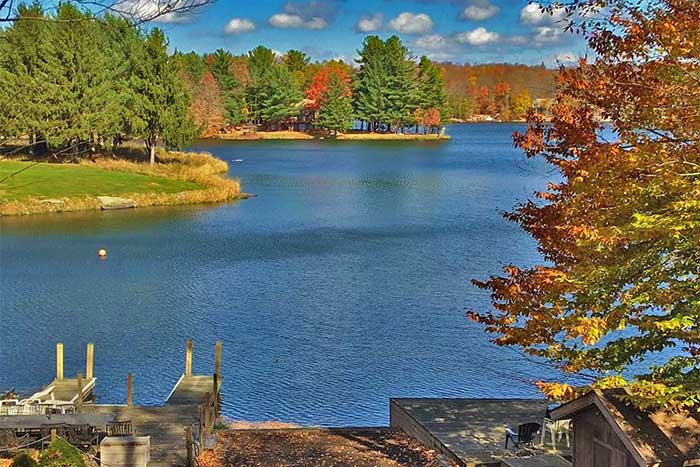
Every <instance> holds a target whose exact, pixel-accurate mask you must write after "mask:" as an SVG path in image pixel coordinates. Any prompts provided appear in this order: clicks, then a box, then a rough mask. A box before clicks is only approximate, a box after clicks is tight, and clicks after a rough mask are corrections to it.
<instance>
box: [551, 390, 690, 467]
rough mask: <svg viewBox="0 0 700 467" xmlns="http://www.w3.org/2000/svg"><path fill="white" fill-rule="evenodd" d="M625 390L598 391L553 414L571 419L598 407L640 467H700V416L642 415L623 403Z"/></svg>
mask: <svg viewBox="0 0 700 467" xmlns="http://www.w3.org/2000/svg"><path fill="white" fill-rule="evenodd" d="M625 395H627V392H626V390H625V389H606V390H600V389H595V390H592V391H590V392H588V393H587V394H585V395H583V396H581V397H579V398H578V399H575V400H573V401H571V402H568V403H566V404H563V405H561V406H559V407H557V408H556V409H554V410H553V411H552V413H551V416H552V418H553V419H555V420H561V419H568V418H572V417H573V416H574V415H575V414H576V413H578V412H581V411H583V410H585V409H588V408H589V407H591V406H593V405H594V406H596V407H597V408H598V410H600V412H601V413H602V414H603V416H604V417H605V418H606V420H607V421H608V423H610V425H611V426H612V427H613V429H614V430H615V431H616V432H617V434H618V436H619V437H620V439H621V440H622V442H623V443H624V444H625V446H627V449H628V450H629V451H630V452H631V453H632V454H633V455H634V457H635V458H636V460H637V462H639V463H640V465H657V464H658V465H661V466H669V467H671V466H683V465H686V466H690V465H694V466H695V465H700V414H698V413H694V414H691V413H688V412H685V413H676V412H668V411H664V410H656V411H643V410H640V409H638V408H637V407H635V406H634V405H632V403H630V402H629V401H626V400H624V399H623V398H622V397H621V396H625Z"/></svg>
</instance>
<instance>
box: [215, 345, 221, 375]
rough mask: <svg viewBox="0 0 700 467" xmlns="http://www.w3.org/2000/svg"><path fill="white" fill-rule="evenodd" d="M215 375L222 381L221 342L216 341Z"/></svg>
mask: <svg viewBox="0 0 700 467" xmlns="http://www.w3.org/2000/svg"><path fill="white" fill-rule="evenodd" d="M214 374H215V375H217V376H218V379H221V341H216V352H215V357H214Z"/></svg>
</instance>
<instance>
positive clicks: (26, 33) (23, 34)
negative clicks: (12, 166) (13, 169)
mask: <svg viewBox="0 0 700 467" xmlns="http://www.w3.org/2000/svg"><path fill="white" fill-rule="evenodd" d="M17 14H18V16H19V18H21V19H27V20H26V21H25V20H20V21H16V22H14V23H13V24H12V26H10V27H9V28H7V29H6V30H5V31H3V33H2V35H3V37H2V40H0V78H2V79H0V82H2V83H3V85H2V86H0V101H1V102H2V104H0V105H2V108H1V110H2V112H1V115H0V122H2V123H3V126H2V128H3V132H4V133H5V134H7V135H9V136H14V137H18V136H22V135H24V134H26V135H29V136H30V138H31V140H32V152H33V153H34V154H35V155H39V154H44V153H45V152H46V151H47V150H48V144H47V142H46V135H47V133H48V132H49V131H50V130H51V128H53V127H55V126H58V125H59V124H60V122H57V121H55V118H56V115H55V112H54V109H53V100H55V99H56V98H55V97H54V96H56V94H57V93H58V92H59V90H58V89H57V88H56V86H55V85H53V84H52V83H51V82H49V80H48V74H49V72H50V71H51V69H52V68H55V67H58V66H60V64H59V63H58V62H57V61H56V60H55V57H54V56H53V50H52V44H51V34H52V29H53V23H49V22H46V21H43V20H40V18H42V19H43V18H44V17H45V16H44V13H43V11H42V9H41V7H40V6H39V5H37V4H35V5H32V6H31V7H27V6H25V5H19V6H18V8H17Z"/></svg>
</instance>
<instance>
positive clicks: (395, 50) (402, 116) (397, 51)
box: [384, 36, 415, 131]
mask: <svg viewBox="0 0 700 467" xmlns="http://www.w3.org/2000/svg"><path fill="white" fill-rule="evenodd" d="M384 62H385V63H386V68H387V70H386V71H387V86H386V88H385V92H386V100H387V104H388V108H387V112H386V119H387V123H389V125H390V128H391V125H392V124H393V125H394V126H395V129H396V130H397V131H398V130H401V129H402V128H403V127H404V126H405V124H406V123H407V122H410V121H411V120H412V116H413V112H414V110H415V105H414V104H413V100H414V95H415V70H414V64H413V60H412V57H411V56H410V54H409V51H408V49H407V48H406V46H404V45H403V44H402V43H401V40H400V39H399V38H398V37H397V36H391V37H390V38H389V39H387V40H386V42H385V57H384Z"/></svg>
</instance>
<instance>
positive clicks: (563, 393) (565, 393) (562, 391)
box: [535, 381, 576, 402]
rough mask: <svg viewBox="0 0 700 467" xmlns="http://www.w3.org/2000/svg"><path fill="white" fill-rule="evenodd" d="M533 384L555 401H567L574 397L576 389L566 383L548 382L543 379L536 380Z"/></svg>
mask: <svg viewBox="0 0 700 467" xmlns="http://www.w3.org/2000/svg"><path fill="white" fill-rule="evenodd" d="M535 385H536V386H537V389H539V390H540V392H541V393H542V394H544V395H545V396H546V397H547V398H548V399H554V400H557V401H562V402H565V401H569V400H572V399H573V398H574V397H576V391H575V390H574V388H573V387H571V386H569V385H568V384H566V383H548V382H545V381H536V382H535Z"/></svg>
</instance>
